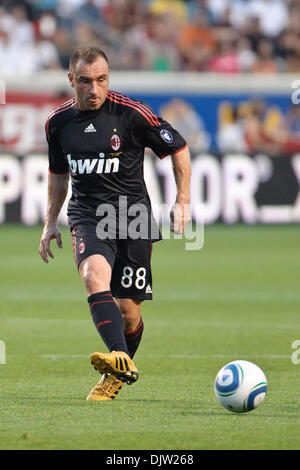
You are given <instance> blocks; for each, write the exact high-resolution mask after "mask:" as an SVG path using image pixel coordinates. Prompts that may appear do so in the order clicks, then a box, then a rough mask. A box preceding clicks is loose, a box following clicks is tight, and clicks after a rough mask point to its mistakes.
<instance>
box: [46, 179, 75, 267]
mask: <svg viewBox="0 0 300 470" xmlns="http://www.w3.org/2000/svg"><path fill="white" fill-rule="evenodd" d="M68 181H69V173H63V174H55V173H51V171H49V174H48V204H47V213H46V219H45V225H44V229H43V233H42V237H41V241H40V246H39V254H40V256H41V258H42V260H43V261H44V262H45V263H48V255H49V256H50V258H54V255H53V253H52V251H51V248H50V242H51V240H53V239H55V240H56V243H57V246H58V247H59V248H62V239H61V233H60V231H59V228H58V226H57V218H58V215H59V213H60V210H61V208H62V206H63V203H64V201H65V199H66V196H67V193H68Z"/></svg>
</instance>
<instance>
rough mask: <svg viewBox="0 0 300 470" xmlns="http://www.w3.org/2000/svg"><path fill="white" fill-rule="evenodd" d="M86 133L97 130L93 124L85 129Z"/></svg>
mask: <svg viewBox="0 0 300 470" xmlns="http://www.w3.org/2000/svg"><path fill="white" fill-rule="evenodd" d="M84 132H86V133H87V132H97V130H96V129H95V128H94V126H93V124H90V125H89V126H87V127H86V128H85V129H84Z"/></svg>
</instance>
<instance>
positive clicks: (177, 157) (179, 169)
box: [170, 145, 191, 233]
mask: <svg viewBox="0 0 300 470" xmlns="http://www.w3.org/2000/svg"><path fill="white" fill-rule="evenodd" d="M171 159H172V166H173V172H174V177H175V182H176V189H177V195H176V201H175V204H174V205H173V207H172V209H171V213H170V217H171V222H172V225H171V229H172V231H173V232H174V233H183V231H184V228H185V226H186V224H187V223H188V222H189V221H190V220H191V214H190V181H191V158H190V152H189V148H188V146H187V145H186V146H185V147H184V148H183V149H182V150H180V151H179V152H176V153H174V154H171Z"/></svg>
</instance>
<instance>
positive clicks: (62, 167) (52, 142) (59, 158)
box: [45, 118, 69, 174]
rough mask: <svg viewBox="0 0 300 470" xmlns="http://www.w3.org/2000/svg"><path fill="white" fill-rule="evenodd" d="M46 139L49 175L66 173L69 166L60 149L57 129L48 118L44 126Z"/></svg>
mask: <svg viewBox="0 0 300 470" xmlns="http://www.w3.org/2000/svg"><path fill="white" fill-rule="evenodd" d="M45 131H46V139H47V142H48V159H49V170H50V172H51V173H58V174H60V173H68V171H69V166H68V163H67V161H66V158H65V156H64V153H63V150H62V148H61V145H60V142H59V139H58V136H57V129H56V127H55V125H54V124H53V122H52V121H51V119H49V118H48V120H47V122H46V126H45Z"/></svg>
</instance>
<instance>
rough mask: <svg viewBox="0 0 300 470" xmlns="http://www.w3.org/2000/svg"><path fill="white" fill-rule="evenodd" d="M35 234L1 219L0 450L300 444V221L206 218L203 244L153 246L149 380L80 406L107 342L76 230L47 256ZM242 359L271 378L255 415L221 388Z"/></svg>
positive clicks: (143, 357)
mask: <svg viewBox="0 0 300 470" xmlns="http://www.w3.org/2000/svg"><path fill="white" fill-rule="evenodd" d="M40 232H41V228H40V227H35V228H24V227H21V226H15V225H13V226H9V225H7V226H2V227H1V228H0V241H1V243H0V263H1V271H0V276H1V283H0V291H1V304H0V320H1V321H0V340H2V341H4V342H5V344H6V352H7V355H6V364H0V390H1V400H0V449H99V450H100V449H105V450H112V449H114V450H125V449H130V450H141V449H145V450H147V449H150V450H159V449H160V450H161V449H165V450H195V449H198V450H201V449H300V399H299V397H300V394H299V377H300V364H299V365H296V364H294V363H293V362H292V360H291V355H292V353H293V352H294V350H293V349H292V346H291V345H292V342H293V341H294V340H300V329H299V311H300V290H299V286H300V283H299V273H300V243H299V227H296V226H285V227H274V226H268V227H263V226H260V227H257V226H248V227H246V226H235V227H225V226H222V225H220V226H211V227H208V228H206V229H205V244H204V248H203V249H202V250H200V251H185V250H184V241H178V240H177V241H175V240H173V241H169V240H166V241H163V242H160V243H157V244H155V246H154V249H153V277H154V300H153V301H152V302H145V303H144V306H143V318H144V323H145V331H144V337H143V341H142V343H141V346H140V348H139V350H138V352H137V355H136V358H135V362H136V364H137V367H138V368H139V370H140V378H139V380H138V382H137V383H136V384H133V385H132V386H127V385H126V386H124V387H123V389H122V391H121V393H120V395H119V396H118V398H117V399H116V400H115V401H112V402H103V403H102V402H86V401H85V398H86V395H87V394H88V392H89V391H90V389H91V387H92V386H94V384H95V383H96V381H97V380H98V374H97V372H96V371H94V369H93V368H92V366H91V365H90V363H89V355H90V354H91V353H92V352H94V351H95V350H100V351H101V350H105V349H104V348H103V345H102V343H101V340H100V338H99V336H98V334H97V331H96V329H95V327H94V325H93V323H92V321H91V318H90V313H89V309H88V305H87V301H86V293H85V291H84V288H83V285H82V283H81V280H80V278H79V275H78V274H77V271H76V268H75V264H74V261H73V256H72V250H71V241H70V236H69V233H68V230H67V229H64V230H63V241H64V248H63V250H59V249H58V248H55V247H54V243H53V248H54V252H55V260H54V261H52V260H51V261H50V263H49V265H45V264H44V263H43V262H42V261H41V260H40V258H39V255H38V253H37V247H38V243H39V238H40ZM299 357H300V354H299ZM235 359H246V360H250V361H252V362H255V363H256V364H257V365H259V366H260V367H261V368H262V369H263V371H264V372H265V374H266V376H267V379H268V393H267V396H266V399H265V401H264V403H263V404H262V405H261V406H260V407H259V408H257V409H256V410H254V411H252V412H250V413H245V414H234V413H230V412H229V411H227V410H225V409H223V408H222V407H221V405H219V403H218V402H217V400H216V398H215V396H214V392H213V382H214V378H215V376H216V373H217V372H218V370H219V369H220V368H221V367H222V366H223V365H224V364H226V363H227V362H229V361H231V360H235Z"/></svg>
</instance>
